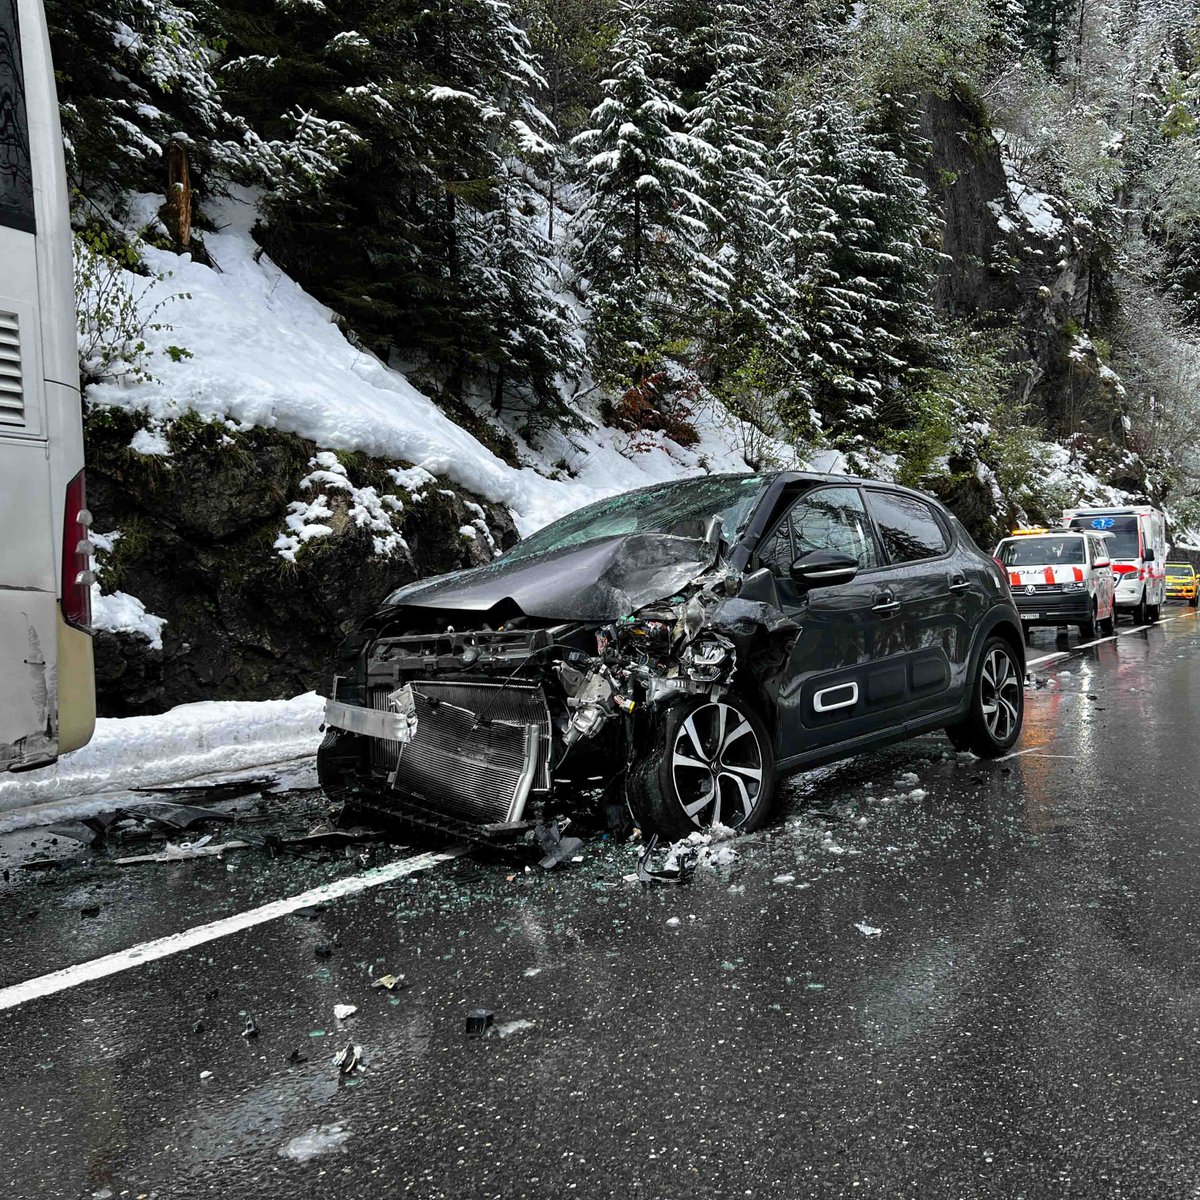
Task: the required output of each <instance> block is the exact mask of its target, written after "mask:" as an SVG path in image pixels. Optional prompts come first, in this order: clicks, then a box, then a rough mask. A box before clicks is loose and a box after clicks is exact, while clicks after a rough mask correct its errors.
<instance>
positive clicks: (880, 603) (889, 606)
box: [871, 592, 900, 613]
mask: <svg viewBox="0 0 1200 1200" xmlns="http://www.w3.org/2000/svg"><path fill="white" fill-rule="evenodd" d="M899 607H900V601H899V600H897V599H896V598H895V596H893V595H892V593H891V592H884V593H883V595H882V596H876V597H875V603H874V604H873V605H872V606H871V611H872V612H877V613H894V612H895V611H896V610H897V609H898V608H899Z"/></svg>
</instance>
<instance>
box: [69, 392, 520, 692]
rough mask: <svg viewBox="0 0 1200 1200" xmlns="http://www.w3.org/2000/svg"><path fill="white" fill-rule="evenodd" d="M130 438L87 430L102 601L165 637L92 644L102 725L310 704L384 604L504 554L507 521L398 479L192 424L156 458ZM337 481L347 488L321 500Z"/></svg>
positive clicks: (133, 427)
mask: <svg viewBox="0 0 1200 1200" xmlns="http://www.w3.org/2000/svg"><path fill="white" fill-rule="evenodd" d="M138 430H139V420H138V418H137V417H134V416H131V415H130V414H128V413H124V412H118V411H114V410H99V411H93V412H92V413H91V414H90V415H89V417H88V420H87V443H88V444H87V454H88V487H89V506H90V507H91V509H92V511H93V513H94V516H95V529H96V531H97V532H98V533H100V534H103V535H109V536H110V537H112V549H111V550H110V551H108V552H102V553H100V554H99V555H98V561H99V566H100V571H101V585H102V589H103V590H104V591H105V592H117V591H120V592H125V593H127V594H129V595H131V596H136V597H137V598H138V599H139V600H141V601H142V602H143V603H144V604H145V606H146V609H147V611H149V612H151V613H153V614H155V615H157V616H160V617H163V618H165V619H166V622H167V624H166V626H165V627H164V629H163V631H162V649H161V650H156V649H151V648H150V646H149V644H148V642H147V640H146V638H145V637H143V636H140V635H138V634H136V633H123V632H100V633H99V634H98V635H97V639H96V662H97V689H98V697H99V704H100V712H101V714H102V715H108V716H127V715H133V714H137V713H147V712H157V711H161V710H163V709H165V708H169V707H170V706H172V705H174V704H180V703H185V702H188V701H193V700H213V699H224V698H238V699H267V698H271V697H280V696H289V695H295V694H297V693H299V692H303V691H308V690H311V689H313V688H316V687H318V686H319V685H321V684H322V683H324V682H325V680H326V676H327V673H328V668H327V662H328V659H329V657H330V655H331V654H332V652H333V651H334V650H335V649H336V647H337V645H338V643H339V642H340V640H341V638H342V637H343V635H344V634H345V633H346V632H347V631H348V630H349V628H350V627H351V626H352V625H353V624H354V623H355V622H356V621H357V620H358V619H360V618H361V617H363V616H364V615H366V614H367V613H368V612H369V611H371V609H372V608H373V607H374V606H376V605H377V604H378V603H379V601H380V600H381V599H382V598H383V597H384V596H385V595H386V594H387V593H388V592H389V591H391V590H392V589H393V588H395V587H398V586H399V585H401V584H403V583H407V582H409V581H410V580H412V579H415V578H419V577H421V576H424V575H433V574H439V573H442V572H445V571H452V570H456V569H459V568H462V567H469V566H473V565H477V564H479V563H482V562H486V561H489V560H490V559H491V558H492V556H493V553H494V551H493V543H494V546H495V547H496V548H498V549H502V548H506V547H507V546H509V545H511V544H512V543H513V542H514V541H515V540H516V531H515V529H514V527H513V524H512V521H511V518H510V517H509V515H508V513H507V512H505V511H504V510H503V509H501V508H498V507H497V506H495V505H489V504H483V503H481V502H478V501H477V500H476V499H475V498H474V497H472V496H470V495H467V494H465V493H463V492H461V491H458V490H455V489H452V488H449V487H445V486H443V485H442V484H441V483H438V482H436V481H431V477H429V476H426V475H424V473H422V472H414V471H412V470H408V471H405V470H403V469H401V470H399V471H397V470H396V468H397V467H398V466H399V464H393V463H383V462H380V461H378V460H374V459H370V458H368V457H366V456H364V455H343V456H340V457H339V458H338V459H337V460H336V466H335V470H334V471H332V472H331V471H329V470H328V466H329V459H330V456H329V455H322V456H321V460H320V461H319V462H318V460H317V454H318V450H317V447H316V446H314V444H313V443H312V442H308V441H305V440H303V439H301V438H298V437H295V436H293V435H290V434H285V433H280V432H278V431H274V430H264V429H250V430H246V431H238V430H233V429H230V428H228V427H226V426H225V425H224V424H221V423H207V422H202V421H200V420H199V419H197V418H185V419H183V420H181V421H179V422H176V423H175V424H173V425H172V426H170V427H169V428H168V429H166V430H163V431H159V432H158V434H157V435H156V439H155V440H158V439H159V438H162V439H165V443H166V446H165V448H166V449H168V450H169V454H166V455H163V454H145V453H139V452H138V451H136V450H133V449H131V448H130V442H131V440H132V439H133V438H134V437H135V435H136V434H137V433H138ZM160 448H163V447H162V446H161V444H160ZM314 467H316V468H318V469H317V470H316V471H315V475H316V477H315V478H314ZM322 468H324V469H322ZM339 474H344V475H345V477H346V486H342V485H339V484H337V483H336V482H334V484H333V485H332V486H330V482H329V477H332V478H334V480H336V478H337V476H338V475H339ZM364 496H366V497H367V498H368V499H369V500H370V501H371V503H370V504H368V505H367V506H366V508H364V504H363V498H364ZM322 501H323V502H324V503H322ZM314 502H315V503H316V504H317V507H316V509H315V513H316V519H308V520H307V521H306V518H313V511H314V510H313V505H314ZM306 510H307V511H306ZM381 514H383V515H382V516H381ZM289 518H291V524H290V525H289ZM385 524H386V525H387V526H389V527H390V528H384V525H385ZM314 525H319V528H318V529H317V530H316V533H315V534H312V533H305V532H304V531H305V530H306V529H311V528H312V526H314ZM113 535H115V536H113ZM281 539H282V543H281ZM281 544H282V548H283V549H284V550H288V549H289V547H290V548H291V549H290V553H291V555H292V557H294V561H291V560H290V559H289V557H288V556H286V555H285V554H282V553H281V548H280V547H281Z"/></svg>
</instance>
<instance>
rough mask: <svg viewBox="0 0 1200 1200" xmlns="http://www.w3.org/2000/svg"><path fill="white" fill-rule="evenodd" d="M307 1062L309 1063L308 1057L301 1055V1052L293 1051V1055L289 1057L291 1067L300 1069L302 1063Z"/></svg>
mask: <svg viewBox="0 0 1200 1200" xmlns="http://www.w3.org/2000/svg"><path fill="white" fill-rule="evenodd" d="M306 1062H308V1055H307V1054H301V1053H300V1051H299V1050H293V1051H292V1052H291V1054H289V1055H288V1065H289V1066H292V1067H298V1066H299V1065H300V1064H301V1063H306Z"/></svg>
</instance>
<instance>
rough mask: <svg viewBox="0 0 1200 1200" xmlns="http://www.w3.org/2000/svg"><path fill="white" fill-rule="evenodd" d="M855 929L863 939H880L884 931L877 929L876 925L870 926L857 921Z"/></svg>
mask: <svg viewBox="0 0 1200 1200" xmlns="http://www.w3.org/2000/svg"><path fill="white" fill-rule="evenodd" d="M854 928H855V929H857V930H858V932H859V933H861V934H862V935H863V937H878V936H879V935H880V934H881V933H882V932H883V930H882V929H876V928H875V926H874V925H868V924H867V923H866V922H865V921H856V922H855V923H854Z"/></svg>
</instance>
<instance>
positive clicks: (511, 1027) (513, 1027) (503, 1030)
mask: <svg viewBox="0 0 1200 1200" xmlns="http://www.w3.org/2000/svg"><path fill="white" fill-rule="evenodd" d="M532 1028H533V1022H532V1021H528V1020H525V1019H524V1018H522V1019H521V1020H519V1021H506V1022H505V1023H504V1024H503V1025H497V1026H496V1036H497V1037H500V1038H510V1037H512V1036H513V1034H515V1033H524V1032H525V1030H526V1029H532Z"/></svg>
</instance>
